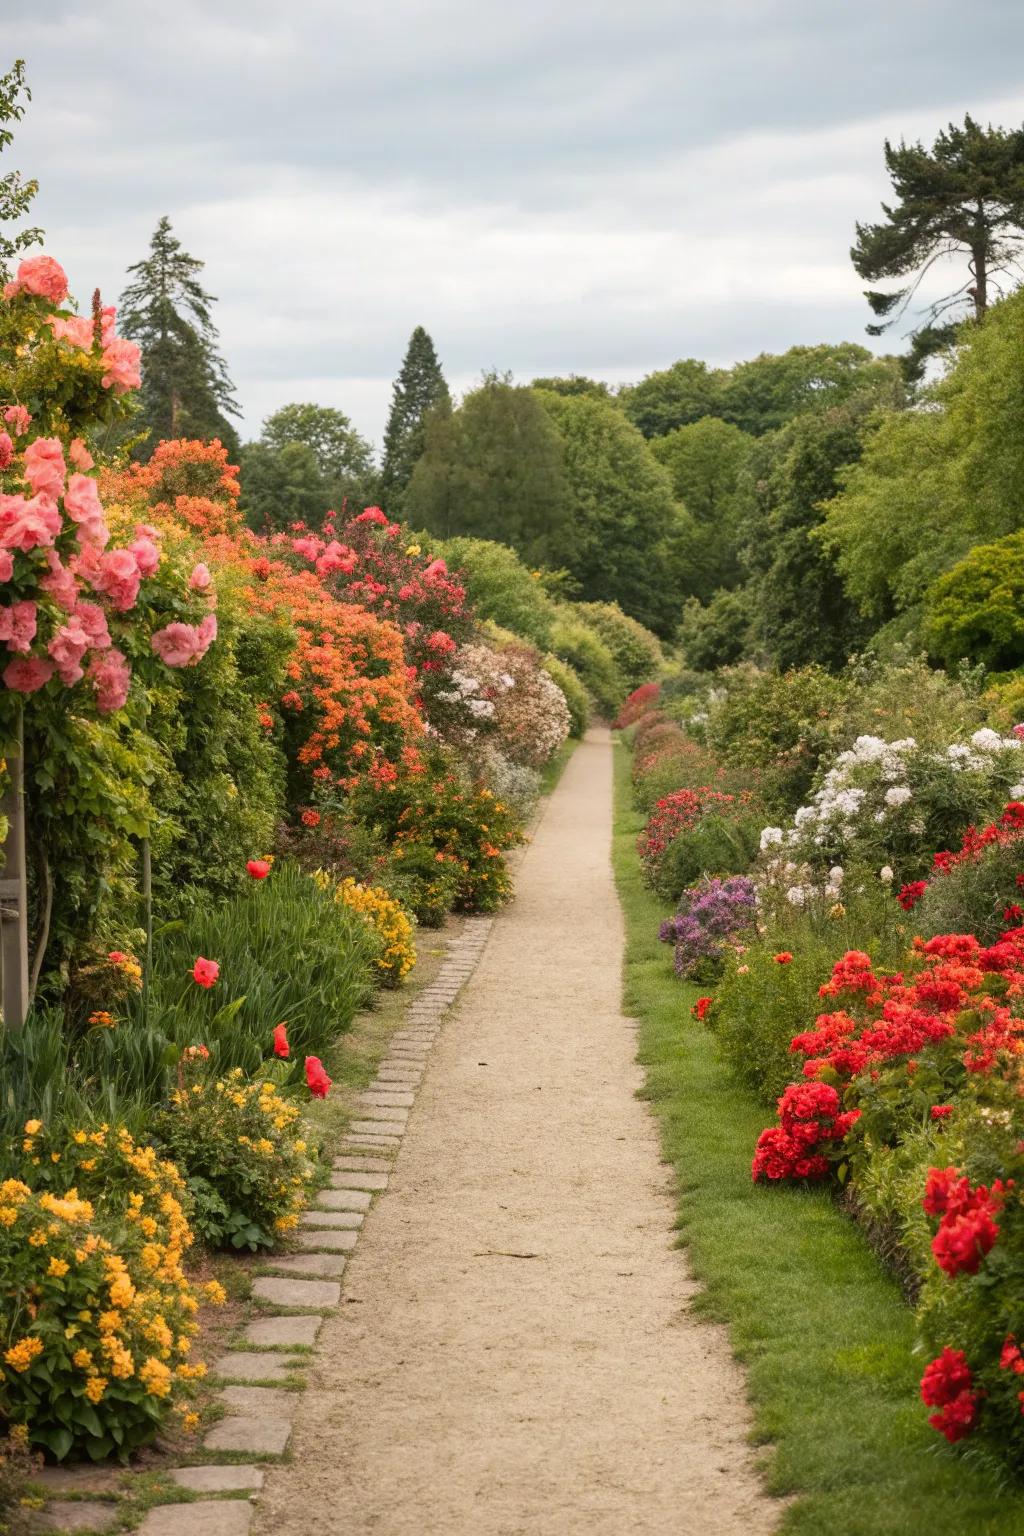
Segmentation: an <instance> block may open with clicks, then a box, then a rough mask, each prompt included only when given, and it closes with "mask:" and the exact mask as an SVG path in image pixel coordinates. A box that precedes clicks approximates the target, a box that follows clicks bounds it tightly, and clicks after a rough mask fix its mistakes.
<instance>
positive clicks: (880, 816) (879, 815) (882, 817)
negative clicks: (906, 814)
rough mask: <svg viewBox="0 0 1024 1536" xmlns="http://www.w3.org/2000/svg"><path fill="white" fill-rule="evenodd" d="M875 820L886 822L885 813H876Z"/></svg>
mask: <svg viewBox="0 0 1024 1536" xmlns="http://www.w3.org/2000/svg"><path fill="white" fill-rule="evenodd" d="M875 820H876V821H877V822H883V821H884V820H885V812H884V811H876V812H875Z"/></svg>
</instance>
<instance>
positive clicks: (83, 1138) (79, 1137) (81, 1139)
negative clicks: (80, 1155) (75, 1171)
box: [73, 1131, 89, 1147]
mask: <svg viewBox="0 0 1024 1536" xmlns="http://www.w3.org/2000/svg"><path fill="white" fill-rule="evenodd" d="M73 1140H74V1143H75V1145H76V1146H77V1147H84V1146H85V1144H86V1142H87V1141H88V1140H89V1138H88V1136H87V1135H86V1134H85V1132H84V1131H76V1132H75V1134H74V1137H73Z"/></svg>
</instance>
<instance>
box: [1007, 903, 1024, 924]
mask: <svg viewBox="0 0 1024 1536" xmlns="http://www.w3.org/2000/svg"><path fill="white" fill-rule="evenodd" d="M1003 922H1004V923H1010V924H1013V923H1021V922H1024V907H1018V905H1017V903H1016V902H1013V903H1012V904H1011V905H1010V906H1008V907H1004V908H1003Z"/></svg>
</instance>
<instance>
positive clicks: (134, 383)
mask: <svg viewBox="0 0 1024 1536" xmlns="http://www.w3.org/2000/svg"><path fill="white" fill-rule="evenodd" d="M140 356H141V354H140V352H139V349H138V347H137V346H136V345H135V343H134V341H124V340H119V339H118V338H117V337H115V338H114V339H113V340H111V341H109V342H108V343H107V345H106V346H105V347H104V348H103V366H104V368H105V369H106V372H105V373H104V375H103V377H102V379H101V380H100V383H101V384H102V385H103V388H104V389H109V388H110V386H111V385H113V386H114V393H115V394H118V395H123V394H124V393H125V391H126V390H129V389H138V387H139V385H140V384H141V383H142V374H141V372H140V369H139V359H140Z"/></svg>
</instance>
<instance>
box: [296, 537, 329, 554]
mask: <svg viewBox="0 0 1024 1536" xmlns="http://www.w3.org/2000/svg"><path fill="white" fill-rule="evenodd" d="M323 547H324V541H323V539H318V538H317V537H316V535H315V534H313V533H308V534H306V536H305V538H302V539H292V549H293V550H294V552H295V554H297V555H301V556H302V558H303V559H304V560H315V559H316V557H317V555H318V554H319V553H320V551H321V550H322V549H323Z"/></svg>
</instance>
